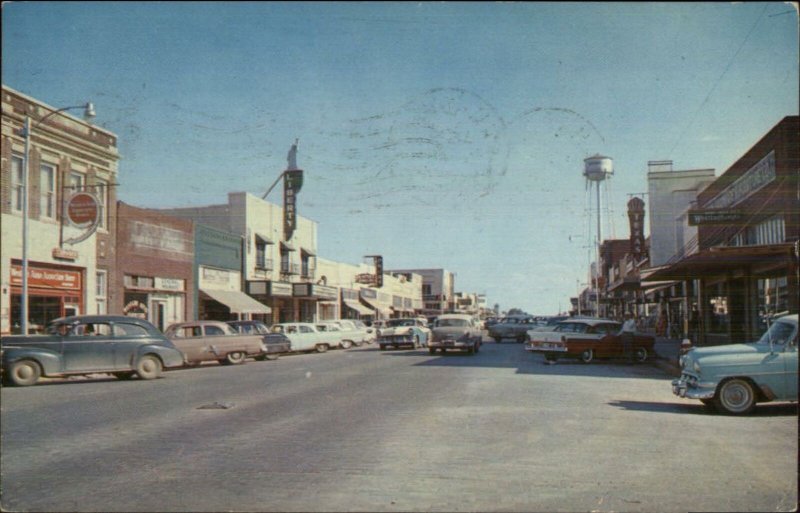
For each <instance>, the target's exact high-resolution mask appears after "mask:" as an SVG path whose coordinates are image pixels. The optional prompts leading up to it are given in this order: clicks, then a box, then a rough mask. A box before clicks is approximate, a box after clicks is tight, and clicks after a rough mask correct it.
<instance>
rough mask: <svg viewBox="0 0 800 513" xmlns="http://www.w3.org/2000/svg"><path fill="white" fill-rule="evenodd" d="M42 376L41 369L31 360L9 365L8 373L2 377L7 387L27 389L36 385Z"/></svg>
mask: <svg viewBox="0 0 800 513" xmlns="http://www.w3.org/2000/svg"><path fill="white" fill-rule="evenodd" d="M41 376H42V369H41V367H39V364H38V363H36V362H34V361H33V360H20V361H18V362H14V363H13V364H11V368H10V369H8V373H7V374H6V375H5V376H3V378H4V381H5V382H6V383H7V384H9V385H15V386H18V387H27V386H30V385H34V384H36V382H37V381H39V378H40V377H41Z"/></svg>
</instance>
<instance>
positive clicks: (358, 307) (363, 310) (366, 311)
mask: <svg viewBox="0 0 800 513" xmlns="http://www.w3.org/2000/svg"><path fill="white" fill-rule="evenodd" d="M344 304H345V305H347V306H348V307H349V308H352V309H353V310H355V311H356V312H358V313H359V314H361V315H373V314H374V313H375V312H374V311H373V310H372V309H371V308H367V307H366V306H364V305H362V304H361V303H359V302H358V301H353V300H352V299H345V300H344Z"/></svg>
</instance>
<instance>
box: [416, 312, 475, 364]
mask: <svg viewBox="0 0 800 513" xmlns="http://www.w3.org/2000/svg"><path fill="white" fill-rule="evenodd" d="M482 339H483V335H482V332H481V328H480V325H479V321H477V320H476V319H475V318H474V317H473V316H471V315H463V314H443V315H440V316H439V317H438V318H437V319H436V322H434V323H433V336H432V337H431V339H430V340H429V341H428V351H429V352H430V353H431V354H433V353H435V352H436V351H437V350H439V351H441V352H442V353H444V352H446V351H448V350H458V351H466V352H467V353H469V354H475V353H477V352H478V351H479V350H480V347H481V341H482Z"/></svg>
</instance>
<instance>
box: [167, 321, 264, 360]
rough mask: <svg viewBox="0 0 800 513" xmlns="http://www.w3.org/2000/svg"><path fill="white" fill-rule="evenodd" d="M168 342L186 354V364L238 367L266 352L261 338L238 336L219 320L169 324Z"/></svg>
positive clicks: (256, 336)
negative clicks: (213, 362)
mask: <svg viewBox="0 0 800 513" xmlns="http://www.w3.org/2000/svg"><path fill="white" fill-rule="evenodd" d="M165 334H166V336H167V338H168V339H170V340H171V341H172V343H173V344H175V346H176V347H177V348H178V349H180V350H181V351H183V353H184V354H185V355H186V363H187V364H188V365H200V364H201V363H203V362H209V361H217V362H219V363H221V364H223V365H234V364H242V363H244V362H245V360H247V358H248V357H254V358H255V357H260V356H262V355H263V354H265V353H266V349H267V348H266V347H265V346H264V341H263V337H262V336H261V335H241V334H239V332H237V331H236V330H234V329H233V328H231V327H230V326H228V325H227V324H225V323H224V322H222V321H190V322H179V323H176V324H172V325H170V326H169V327H168V328H167V330H166V332H165Z"/></svg>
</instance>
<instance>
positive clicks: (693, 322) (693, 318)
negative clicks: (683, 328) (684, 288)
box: [689, 306, 700, 344]
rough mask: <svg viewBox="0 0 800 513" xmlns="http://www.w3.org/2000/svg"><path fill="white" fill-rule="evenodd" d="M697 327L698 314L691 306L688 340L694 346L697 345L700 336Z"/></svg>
mask: <svg viewBox="0 0 800 513" xmlns="http://www.w3.org/2000/svg"><path fill="white" fill-rule="evenodd" d="M699 327H700V313H699V312H698V311H697V307H696V306H693V307H692V312H691V313H690V314H689V340H691V341H692V342H693V343H695V344H697V339H698V337H699V336H700V334H699Z"/></svg>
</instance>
